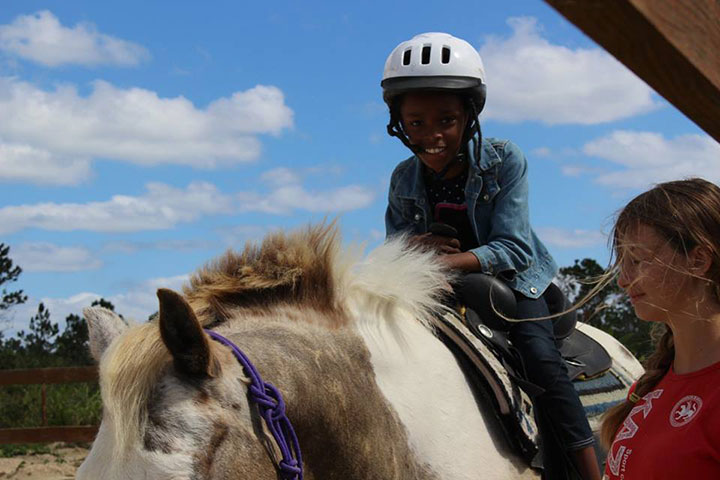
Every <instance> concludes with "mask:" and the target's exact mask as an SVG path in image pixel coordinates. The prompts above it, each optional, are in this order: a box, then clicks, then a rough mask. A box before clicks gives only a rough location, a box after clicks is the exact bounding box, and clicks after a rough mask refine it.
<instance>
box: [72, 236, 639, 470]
mask: <svg viewBox="0 0 720 480" xmlns="http://www.w3.org/2000/svg"><path fill="white" fill-rule="evenodd" d="M447 288H448V283H447V276H446V273H445V272H444V271H443V269H442V268H441V267H440V265H439V264H438V263H437V261H436V259H435V258H434V257H433V255H431V254H428V253H423V252H419V251H417V250H412V249H408V248H406V245H405V244H404V243H403V242H402V241H401V240H398V241H391V242H388V243H386V244H384V245H382V246H380V247H379V248H377V249H376V250H374V251H373V252H372V253H370V255H369V256H368V257H367V258H365V259H364V260H363V259H360V257H359V255H356V254H353V253H352V252H349V251H344V252H343V251H341V249H340V242H339V240H338V239H337V232H336V231H335V229H334V228H333V227H328V226H319V227H311V228H308V229H305V230H303V231H299V232H295V233H291V234H283V233H277V234H274V235H270V236H268V237H267V238H266V239H265V240H264V241H263V243H262V245H261V246H248V247H246V249H245V251H244V252H242V253H240V254H238V253H233V252H228V253H227V254H225V255H224V256H222V257H221V258H219V259H218V260H216V261H215V262H214V263H212V264H210V265H208V266H207V267H205V268H204V269H202V270H200V271H199V272H197V273H195V274H194V276H193V277H192V279H191V282H190V285H189V286H188V287H186V288H185V291H184V296H180V295H178V294H175V293H174V292H171V291H169V290H161V291H159V292H158V297H159V299H160V309H159V315H158V319H157V321H152V322H148V323H145V324H140V325H133V326H127V325H126V324H125V323H124V322H123V320H122V319H120V318H119V317H117V316H116V315H115V314H114V313H112V312H110V311H108V310H104V309H100V308H92V309H88V310H87V311H86V312H85V315H86V318H87V319H88V321H89V325H90V341H91V350H92V352H93V355H94V356H95V358H96V359H98V361H99V362H100V382H101V389H102V397H103V405H104V414H103V421H102V424H101V426H100V431H99V433H98V436H97V438H96V439H95V442H94V444H93V447H92V450H91V452H90V454H89V456H88V457H87V459H86V460H85V463H83V465H82V466H81V467H80V470H79V472H78V477H77V478H78V479H80V480H91V479H92V480H95V479H99V480H115V479H118V480H119V479H156V480H165V479H168V480H169V479H188V480H189V479H198V480H200V479H214V480H220V479H248V480H276V479H277V478H278V473H277V469H276V465H277V461H278V454H277V449H276V447H274V446H273V444H272V441H271V438H269V435H268V433H267V429H266V428H264V427H263V424H262V422H261V420H260V417H259V415H258V411H257V407H256V406H255V405H254V404H252V403H250V402H249V400H248V378H247V376H246V374H245V372H244V371H243V369H242V367H241V365H240V364H239V363H238V361H237V360H236V359H235V358H234V357H233V355H232V353H231V351H230V349H228V347H226V346H225V345H222V344H220V343H217V342H214V341H212V340H210V339H209V337H208V336H207V334H206V333H205V332H204V331H203V329H202V328H203V327H204V328H209V329H212V330H214V331H216V332H219V333H221V334H222V335H224V336H225V337H227V338H229V339H230V340H232V341H233V342H234V343H235V344H236V345H238V346H239V347H240V348H241V349H242V350H243V351H244V352H245V354H246V355H247V356H248V357H249V358H250V359H251V361H252V362H253V363H254V364H255V365H256V367H257V369H258V370H259V372H260V373H261V375H262V376H263V377H264V380H266V381H269V382H270V383H272V384H274V385H275V386H276V387H277V388H278V389H279V390H280V391H281V392H282V394H283V395H284V397H285V401H286V404H287V414H288V417H289V418H290V419H291V421H292V423H293V425H294V428H295V432H296V433H297V437H298V438H299V443H300V447H301V450H302V457H303V466H304V470H305V478H306V479H323V480H331V479H338V480H340V479H342V480H360V479H363V480H368V479H378V480H380V479H383V480H386V479H398V480H404V479H407V480H410V479H413V480H418V479H419V480H431V479H433V480H440V479H442V480H460V479H478V478H483V479H503V480H507V479H521V478H528V479H529V478H538V475H537V473H536V472H535V471H533V470H531V469H529V468H528V467H527V466H526V464H525V462H524V461H523V460H522V459H521V458H520V457H518V456H517V455H516V454H515V453H514V452H513V451H512V449H511V448H510V447H509V445H508V444H507V442H506V441H505V439H504V436H503V434H502V431H501V428H500V425H499V424H498V420H497V419H496V417H495V415H494V414H493V413H492V412H491V410H490V409H491V406H490V405H488V404H487V403H486V402H485V401H484V400H482V398H481V397H480V396H478V395H475V394H474V392H473V390H472V388H471V387H470V386H469V384H468V381H467V379H466V376H465V374H464V373H463V371H462V370H461V368H460V367H459V364H458V362H457V360H456V358H455V357H454V356H453V355H452V354H451V353H450V352H449V351H448V350H447V348H446V347H445V346H444V345H443V344H442V343H441V342H440V341H439V340H438V338H437V337H436V336H435V334H434V333H433V331H432V328H430V326H429V325H430V323H431V319H432V315H435V314H437V313H438V312H442V311H443V307H442V305H441V304H440V299H441V297H442V295H444V294H445V293H446V291H447ZM603 343H608V339H607V338H605V339H604V342H603ZM611 343H612V342H611ZM612 346H613V347H614V348H616V349H622V348H621V347H620V346H619V344H616V345H612ZM624 361H628V362H632V361H634V359H631V358H630V359H627V360H624ZM628 368H630V369H631V370H632V369H636V371H637V366H636V365H634V364H633V365H629V367H628Z"/></svg>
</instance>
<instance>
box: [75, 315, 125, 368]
mask: <svg viewBox="0 0 720 480" xmlns="http://www.w3.org/2000/svg"><path fill="white" fill-rule="evenodd" d="M83 317H85V320H87V324H88V336H89V337H90V353H91V354H92V356H93V358H94V359H95V361H96V362H98V363H99V362H100V357H102V354H103V352H105V350H106V349H107V347H109V346H110V344H111V343H112V341H113V340H114V339H115V338H116V337H117V336H119V335H120V334H121V333H123V332H124V331H125V330H126V329H127V328H128V325H127V323H125V321H124V320H123V319H122V318H121V317H120V315H118V314H117V313H115V312H113V311H112V310H108V309H107V308H103V307H87V308H85V309H83Z"/></svg>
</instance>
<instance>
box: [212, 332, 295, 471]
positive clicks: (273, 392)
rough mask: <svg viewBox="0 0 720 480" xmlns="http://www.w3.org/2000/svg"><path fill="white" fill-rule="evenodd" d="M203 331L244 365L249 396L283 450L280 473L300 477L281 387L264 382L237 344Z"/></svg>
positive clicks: (292, 435)
mask: <svg viewBox="0 0 720 480" xmlns="http://www.w3.org/2000/svg"><path fill="white" fill-rule="evenodd" d="M205 333H207V334H208V335H210V337H211V338H212V339H213V340H215V341H218V342H220V343H222V344H223V345H226V346H228V347H230V349H231V350H232V352H233V354H234V355H235V358H237V359H238V361H239V362H240V364H241V365H242V366H243V369H244V370H245V374H246V375H247V376H248V377H250V387H249V388H248V390H249V392H250V398H251V399H252V400H253V401H254V402H255V403H257V405H258V407H259V408H260V415H262V417H263V418H264V419H265V423H266V424H267V427H268V429H269V430H270V433H271V434H272V436H273V438H274V439H275V443H277V445H278V447H279V448H280V452H281V453H282V460H280V465H279V466H278V469H279V470H280V476H281V477H282V478H283V479H285V480H303V469H302V455H301V454H300V444H299V443H298V439H297V435H295V430H294V429H293V426H292V424H291V423H290V420H289V419H288V418H287V415H286V414H285V401H284V400H283V397H282V395H281V394H280V391H278V389H277V388H275V386H274V385H272V384H271V383H267V382H263V380H262V378H261V377H260V374H259V373H258V371H257V369H256V368H255V366H254V365H253V364H252V363H251V362H250V359H249V358H248V357H247V356H246V355H245V354H244V353H243V351H242V350H240V349H239V348H238V347H237V345H235V344H234V343H233V342H231V341H230V340H228V339H227V338H225V337H223V336H222V335H220V334H219V333H216V332H213V331H212V330H207V329H205Z"/></svg>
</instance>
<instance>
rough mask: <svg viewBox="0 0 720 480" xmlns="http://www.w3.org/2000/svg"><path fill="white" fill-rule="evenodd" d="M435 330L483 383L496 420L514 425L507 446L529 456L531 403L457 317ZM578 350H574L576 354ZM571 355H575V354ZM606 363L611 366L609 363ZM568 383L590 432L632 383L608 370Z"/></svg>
mask: <svg viewBox="0 0 720 480" xmlns="http://www.w3.org/2000/svg"><path fill="white" fill-rule="evenodd" d="M435 326H436V328H437V329H438V330H439V331H440V332H442V333H443V334H444V336H445V337H446V338H447V339H448V340H450V341H451V342H452V343H453V344H454V345H455V346H456V347H457V348H458V349H459V350H460V351H461V352H462V353H463V354H464V355H465V357H466V358H467V359H468V360H469V363H470V364H471V365H472V366H473V367H474V368H475V369H476V370H477V372H478V373H479V374H480V376H481V377H482V378H483V379H485V381H486V383H487V385H488V387H489V390H490V393H491V394H492V396H493V397H494V398H495V401H496V402H495V403H496V405H497V408H498V410H499V414H500V416H501V417H504V418H505V420H508V419H510V420H511V421H512V422H514V426H515V427H514V428H511V429H508V430H509V432H514V434H516V435H517V434H519V435H521V436H522V438H510V440H511V442H512V443H515V444H516V445H517V446H518V448H519V449H520V450H521V452H522V453H524V454H527V453H528V452H529V449H528V445H534V446H535V447H537V443H538V430H537V425H536V423H535V417H534V415H533V408H532V401H531V399H530V397H529V396H528V395H527V393H525V392H524V391H523V390H522V389H521V388H519V387H518V385H516V384H515V383H513V380H512V378H511V376H510V375H509V373H508V371H507V370H506V369H505V367H504V366H503V362H502V360H501V359H500V358H498V356H497V355H496V353H495V352H494V351H493V350H492V349H490V348H489V347H488V345H487V344H485V342H484V341H483V340H480V339H479V338H478V337H477V336H476V335H475V334H473V333H472V332H471V331H470V329H468V327H467V326H465V324H464V323H463V322H462V320H461V319H460V318H459V317H458V316H456V315H452V314H446V315H443V316H437V317H436V324H435ZM576 333H582V337H584V338H586V339H588V340H590V341H591V342H592V344H593V345H598V347H599V348H602V347H600V346H599V344H597V343H596V342H595V341H594V340H592V339H591V338H590V337H589V336H587V335H586V334H584V333H583V332H580V331H579V330H577V331H576ZM574 336H578V335H574ZM584 342H585V340H583V341H582V342H580V343H579V344H576V346H577V345H585V347H587V346H588V345H590V344H589V343H584ZM582 349H583V348H580V347H578V350H582ZM603 351H604V349H603ZM566 353H570V352H566ZM575 354H576V355H579V353H578V351H576V352H575ZM605 355H607V354H605ZM608 359H609V357H608ZM609 360H610V363H612V360H611V359H609ZM572 383H573V386H574V387H575V390H576V391H577V392H578V395H579V397H580V401H581V402H582V405H583V407H584V408H585V413H586V415H587V417H588V421H589V422H590V427H591V428H592V430H593V432H597V431H599V428H600V421H601V416H602V414H603V413H604V412H605V411H606V410H607V409H608V408H610V407H612V406H613V405H615V404H616V403H618V402H621V401H623V400H624V399H625V397H626V395H627V391H628V388H629V387H630V385H631V384H632V379H631V378H630V377H628V376H627V375H626V374H624V373H623V372H622V371H621V370H620V369H616V368H614V367H610V368H609V369H606V370H605V373H603V374H601V375H597V376H595V377H593V378H588V379H583V378H582V377H581V378H578V379H575V380H573V382H572ZM511 436H512V434H511Z"/></svg>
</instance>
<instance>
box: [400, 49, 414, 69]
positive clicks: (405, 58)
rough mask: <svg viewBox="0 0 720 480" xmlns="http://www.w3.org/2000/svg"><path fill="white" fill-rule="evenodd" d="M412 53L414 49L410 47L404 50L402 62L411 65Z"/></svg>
mask: <svg viewBox="0 0 720 480" xmlns="http://www.w3.org/2000/svg"><path fill="white" fill-rule="evenodd" d="M411 54H412V49H410V48H408V49H407V50H405V51H404V52H403V61H402V64H403V65H404V66H408V65H410V55H411Z"/></svg>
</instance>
